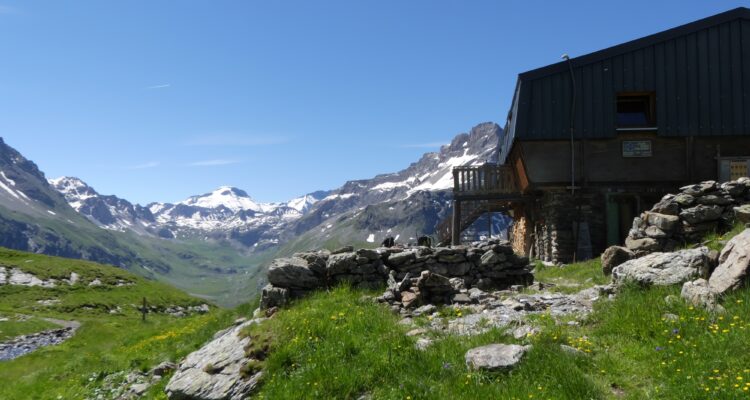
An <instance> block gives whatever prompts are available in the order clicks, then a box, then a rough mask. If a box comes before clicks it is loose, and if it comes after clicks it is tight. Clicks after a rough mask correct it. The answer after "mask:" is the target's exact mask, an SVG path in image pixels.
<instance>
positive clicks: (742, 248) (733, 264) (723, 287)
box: [708, 229, 750, 294]
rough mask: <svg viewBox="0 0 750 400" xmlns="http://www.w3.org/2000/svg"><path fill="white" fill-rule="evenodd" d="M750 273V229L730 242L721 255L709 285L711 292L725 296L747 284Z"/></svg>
mask: <svg viewBox="0 0 750 400" xmlns="http://www.w3.org/2000/svg"><path fill="white" fill-rule="evenodd" d="M748 272H750V229H745V230H744V231H742V232H741V233H740V234H739V235H737V236H735V237H733V238H732V240H730V241H729V242H728V243H727V245H726V246H724V249H723V250H721V254H720V255H719V265H718V266H717V267H716V269H715V270H714V272H713V273H712V274H711V277H710V278H709V280H708V284H709V286H710V287H711V290H713V291H715V292H716V293H718V294H724V293H725V292H727V291H730V290H736V289H738V288H740V287H742V286H743V285H744V284H746V283H747V277H748Z"/></svg>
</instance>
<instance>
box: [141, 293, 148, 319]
mask: <svg viewBox="0 0 750 400" xmlns="http://www.w3.org/2000/svg"><path fill="white" fill-rule="evenodd" d="M147 312H148V309H147V308H146V298H145V297H144V298H143V308H141V313H142V314H143V322H146V313H147Z"/></svg>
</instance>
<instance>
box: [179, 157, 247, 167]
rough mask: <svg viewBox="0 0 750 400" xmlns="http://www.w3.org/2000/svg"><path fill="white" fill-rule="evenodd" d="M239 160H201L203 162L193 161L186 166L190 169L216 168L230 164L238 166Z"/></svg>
mask: <svg viewBox="0 0 750 400" xmlns="http://www.w3.org/2000/svg"><path fill="white" fill-rule="evenodd" d="M239 163H240V161H239V160H227V159H221V158H220V159H217V160H203V161H195V162H191V163H190V164H188V165H189V166H191V167H216V166H220V165H230V164H239Z"/></svg>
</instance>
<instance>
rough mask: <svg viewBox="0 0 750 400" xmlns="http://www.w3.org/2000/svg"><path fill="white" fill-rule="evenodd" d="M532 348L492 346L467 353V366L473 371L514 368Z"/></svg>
mask: <svg viewBox="0 0 750 400" xmlns="http://www.w3.org/2000/svg"><path fill="white" fill-rule="evenodd" d="M530 349H531V346H530V345H528V346H520V345H517V344H490V345H487V346H482V347H476V348H473V349H471V350H469V351H468V352H466V366H467V367H468V368H469V369H471V370H484V371H499V370H505V369H510V368H513V367H514V366H515V365H516V364H518V363H519V362H520V361H521V358H523V356H524V354H526V352H527V351H529V350H530Z"/></svg>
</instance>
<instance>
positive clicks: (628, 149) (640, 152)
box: [622, 140, 652, 157]
mask: <svg viewBox="0 0 750 400" xmlns="http://www.w3.org/2000/svg"><path fill="white" fill-rule="evenodd" d="M651 155H652V154H651V141H650V140H623V141H622V156H623V157H651Z"/></svg>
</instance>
